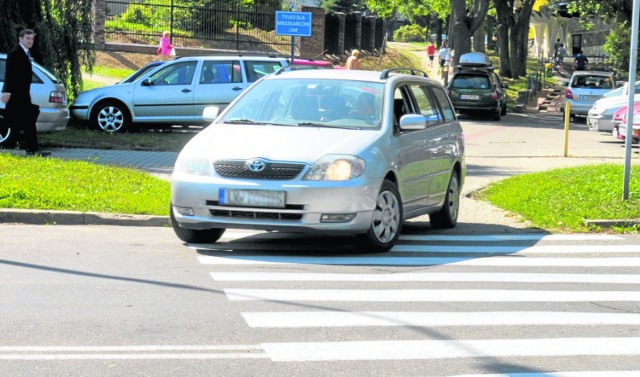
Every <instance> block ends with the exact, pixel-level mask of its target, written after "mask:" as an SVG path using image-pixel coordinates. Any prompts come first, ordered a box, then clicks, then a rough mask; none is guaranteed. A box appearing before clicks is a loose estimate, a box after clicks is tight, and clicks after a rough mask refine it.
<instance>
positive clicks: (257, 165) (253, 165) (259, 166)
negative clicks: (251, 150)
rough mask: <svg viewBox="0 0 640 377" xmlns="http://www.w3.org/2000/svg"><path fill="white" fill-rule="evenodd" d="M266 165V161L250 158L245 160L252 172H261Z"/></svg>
mask: <svg viewBox="0 0 640 377" xmlns="http://www.w3.org/2000/svg"><path fill="white" fill-rule="evenodd" d="M266 167H267V163H266V162H264V161H263V160H251V161H247V169H249V170H251V171H252V172H261V171H263V170H264V169H265V168H266Z"/></svg>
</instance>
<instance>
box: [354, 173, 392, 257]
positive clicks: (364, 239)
mask: <svg viewBox="0 0 640 377" xmlns="http://www.w3.org/2000/svg"><path fill="white" fill-rule="evenodd" d="M401 228H402V204H401V201H400V193H399V192H398V188H397V187H396V185H395V184H394V183H393V182H391V181H389V180H386V179H385V180H384V181H383V183H382V187H381V188H380V193H379V194H378V199H377V200H376V208H375V209H374V210H373V215H372V216H371V226H370V227H369V230H368V231H367V233H365V234H362V235H360V236H359V242H358V244H359V245H360V246H363V247H365V248H366V250H363V251H370V252H374V253H382V252H385V251H388V250H389V249H391V247H393V245H394V244H395V243H396V241H397V240H398V237H400V230H401Z"/></svg>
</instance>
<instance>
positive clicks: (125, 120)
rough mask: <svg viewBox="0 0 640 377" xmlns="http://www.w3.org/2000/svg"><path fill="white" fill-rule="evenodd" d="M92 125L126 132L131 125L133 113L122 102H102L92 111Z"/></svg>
mask: <svg viewBox="0 0 640 377" xmlns="http://www.w3.org/2000/svg"><path fill="white" fill-rule="evenodd" d="M91 125H92V126H93V127H95V128H96V129H98V130H101V131H105V132H125V131H128V130H129V128H130V127H131V115H130V114H129V110H128V109H127V107H126V106H125V105H123V104H122V103H120V102H116V101H105V102H100V103H98V104H97V105H96V106H95V108H94V109H93V111H92V112H91Z"/></svg>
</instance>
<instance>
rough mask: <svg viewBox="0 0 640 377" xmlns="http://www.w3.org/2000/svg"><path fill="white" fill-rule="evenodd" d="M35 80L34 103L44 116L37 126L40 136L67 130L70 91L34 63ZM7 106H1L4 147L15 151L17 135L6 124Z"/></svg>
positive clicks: (0, 58) (1, 68) (0, 74)
mask: <svg viewBox="0 0 640 377" xmlns="http://www.w3.org/2000/svg"><path fill="white" fill-rule="evenodd" d="M6 64H7V54H0V88H1V87H2V85H3V84H4V75H5V70H6ZM32 66H33V68H32V70H33V76H32V78H31V102H33V104H35V105H38V106H40V115H38V120H37V122H36V130H37V131H38V132H52V131H61V130H64V129H65V128H67V123H68V122H69V110H68V109H67V91H66V89H65V87H64V85H63V84H62V81H60V80H58V79H57V78H56V77H55V76H54V75H53V74H52V73H51V72H49V71H47V69H46V68H44V67H43V66H41V65H40V64H38V63H36V62H33V64H32ZM4 109H5V104H4V103H2V102H0V147H12V146H13V145H14V144H15V141H16V139H15V135H16V132H15V131H14V129H13V128H12V127H11V125H10V124H4Z"/></svg>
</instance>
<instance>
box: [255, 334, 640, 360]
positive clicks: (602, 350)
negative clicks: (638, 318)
mask: <svg viewBox="0 0 640 377" xmlns="http://www.w3.org/2000/svg"><path fill="white" fill-rule="evenodd" d="M262 346H263V347H264V349H265V351H266V352H267V355H269V356H270V357H271V359H272V360H274V361H337V360H428V359H453V358H464V357H492V358H496V357H525V356H538V357H539V356H553V357H562V356H622V355H640V338H556V339H497V340H406V341H402V340H398V341H391V340H390V341H356V342H297V343H263V344H262Z"/></svg>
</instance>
